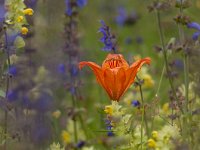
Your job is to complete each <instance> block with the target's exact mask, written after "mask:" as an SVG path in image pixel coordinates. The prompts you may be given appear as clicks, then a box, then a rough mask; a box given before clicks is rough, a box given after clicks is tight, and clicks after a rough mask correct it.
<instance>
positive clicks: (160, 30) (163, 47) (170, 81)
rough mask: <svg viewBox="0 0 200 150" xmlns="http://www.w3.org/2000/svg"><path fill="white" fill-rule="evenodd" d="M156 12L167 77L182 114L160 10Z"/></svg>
mask: <svg viewBox="0 0 200 150" xmlns="http://www.w3.org/2000/svg"><path fill="white" fill-rule="evenodd" d="M156 14H157V22H158V29H159V34H160V40H161V44H162V52H163V56H164V62H165V68H166V72H167V77H168V79H169V84H170V87H171V89H172V92H173V95H174V97H175V99H176V101H177V103H178V106H179V109H180V111H181V112H182V114H184V111H183V109H182V107H181V106H180V103H179V100H178V97H177V95H176V90H175V88H174V84H173V79H172V78H171V76H170V70H169V66H168V59H167V50H166V48H165V44H164V36H163V31H162V26H161V20H160V13H159V11H156Z"/></svg>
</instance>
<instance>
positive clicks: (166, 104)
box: [162, 103, 169, 113]
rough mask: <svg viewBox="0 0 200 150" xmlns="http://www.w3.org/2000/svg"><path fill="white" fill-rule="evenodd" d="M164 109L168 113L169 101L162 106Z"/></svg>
mask: <svg viewBox="0 0 200 150" xmlns="http://www.w3.org/2000/svg"><path fill="white" fill-rule="evenodd" d="M162 110H163V112H164V113H167V112H168V111H169V103H165V104H164V105H163V107H162Z"/></svg>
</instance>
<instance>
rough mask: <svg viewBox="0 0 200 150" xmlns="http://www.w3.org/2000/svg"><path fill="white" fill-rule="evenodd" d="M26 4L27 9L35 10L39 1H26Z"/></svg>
mask: <svg viewBox="0 0 200 150" xmlns="http://www.w3.org/2000/svg"><path fill="white" fill-rule="evenodd" d="M24 3H25V4H26V6H27V7H31V8H35V6H36V4H37V0H26V1H25V2H24Z"/></svg>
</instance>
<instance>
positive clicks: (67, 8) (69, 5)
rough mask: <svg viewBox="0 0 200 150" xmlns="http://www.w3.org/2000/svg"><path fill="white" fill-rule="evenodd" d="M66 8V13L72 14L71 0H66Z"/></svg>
mask: <svg viewBox="0 0 200 150" xmlns="http://www.w3.org/2000/svg"><path fill="white" fill-rule="evenodd" d="M65 5H66V10H65V14H66V15H68V16H71V15H72V3H71V1H70V0H65Z"/></svg>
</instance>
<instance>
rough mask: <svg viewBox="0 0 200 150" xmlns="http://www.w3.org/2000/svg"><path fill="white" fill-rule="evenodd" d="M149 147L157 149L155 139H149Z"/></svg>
mask: <svg viewBox="0 0 200 150" xmlns="http://www.w3.org/2000/svg"><path fill="white" fill-rule="evenodd" d="M147 145H148V147H150V148H156V142H155V141H154V139H149V140H148V142H147Z"/></svg>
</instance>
